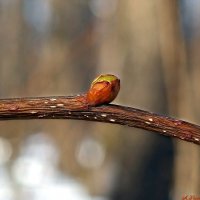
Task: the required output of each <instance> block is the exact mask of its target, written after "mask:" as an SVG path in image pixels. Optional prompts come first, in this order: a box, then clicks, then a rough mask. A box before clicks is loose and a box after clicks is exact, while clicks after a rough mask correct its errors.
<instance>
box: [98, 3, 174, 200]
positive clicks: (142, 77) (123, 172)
mask: <svg viewBox="0 0 200 200" xmlns="http://www.w3.org/2000/svg"><path fill="white" fill-rule="evenodd" d="M156 12H157V8H156V6H155V1H145V0H142V1H132V0H126V1H119V5H118V12H117V13H116V14H117V16H114V17H113V18H112V19H111V22H110V23H109V24H108V27H110V32H109V35H107V37H106V39H105V41H104V43H103V44H104V45H102V49H101V50H100V52H104V54H103V53H102V54H101V62H102V63H105V64H104V65H105V66H109V65H110V66H112V67H113V69H114V66H116V65H119V64H120V65H121V66H122V69H121V70H120V71H119V69H118V71H119V72H121V74H122V80H121V84H122V87H121V92H120V99H121V101H122V102H123V104H126V105H130V106H134V107H139V108H144V109H147V110H151V111H154V112H158V113H166V110H165V109H166V98H165V95H166V93H165V92H166V91H165V87H164V77H163V73H162V68H161V59H160V46H159V45H160V44H159V41H158V39H157V38H158V36H159V35H158V31H157V29H158V24H157V17H158V16H157V15H156V14H155V13H156ZM112 33H115V34H116V35H115V37H114V36H113V35H114V34H113V35H112ZM111 57H112V58H116V60H115V59H113V60H114V61H112V62H110V60H109V58H111ZM106 61H107V63H108V64H107V63H106ZM119 132H120V133H119V134H120V136H119V137H120V142H118V144H117V147H116V152H115V154H116V155H115V157H117V160H118V169H119V170H118V172H117V179H116V180H115V183H114V185H115V188H114V189H113V192H112V195H111V197H112V199H113V200H117V199H123V200H126V199H127V200H130V199H154V200H155V199H163V200H164V199H166V200H167V199H169V190H170V183H171V177H172V164H173V148H172V142H171V140H170V139H169V138H164V137H159V136H156V135H153V134H150V133H148V134H147V133H144V131H140V130H136V129H129V128H124V127H123V129H120V130H119ZM123 132H124V133H123ZM158 191H159V192H158Z"/></svg>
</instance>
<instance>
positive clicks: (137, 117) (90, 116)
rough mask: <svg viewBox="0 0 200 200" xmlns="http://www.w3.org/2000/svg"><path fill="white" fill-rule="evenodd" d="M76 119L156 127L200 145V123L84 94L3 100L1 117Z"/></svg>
mask: <svg viewBox="0 0 200 200" xmlns="http://www.w3.org/2000/svg"><path fill="white" fill-rule="evenodd" d="M17 119H76V120H87V121H98V122H105V123H114V124H121V125H127V126H131V127H137V128H141V129H145V130H150V131H155V132H157V133H160V134H161V135H165V136H171V137H177V138H179V139H182V140H185V141H188V142H193V143H196V144H198V145H200V126H198V125H195V124H191V123H189V122H186V121H182V120H177V119H173V118H170V117H164V116H160V115H157V114H154V113H150V112H147V111H143V110H139V109H135V108H130V107H125V106H120V105H114V104H108V105H102V106H98V107H88V106H87V104H86V102H85V96H84V95H81V96H67V97H40V98H17V99H2V100H0V120H17Z"/></svg>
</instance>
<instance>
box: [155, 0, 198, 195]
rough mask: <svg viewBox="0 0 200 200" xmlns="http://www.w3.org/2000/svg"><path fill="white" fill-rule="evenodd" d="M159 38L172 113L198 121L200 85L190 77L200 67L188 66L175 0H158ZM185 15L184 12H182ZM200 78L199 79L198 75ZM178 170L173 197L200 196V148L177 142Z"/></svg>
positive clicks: (175, 174) (176, 161) (175, 170)
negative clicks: (197, 93)
mask: <svg viewBox="0 0 200 200" xmlns="http://www.w3.org/2000/svg"><path fill="white" fill-rule="evenodd" d="M157 5H158V9H157V12H158V16H159V17H158V23H159V29H158V32H159V39H160V49H161V58H162V66H163V70H164V74H165V81H166V86H167V94H168V95H167V97H168V102H169V111H170V115H176V116H178V117H180V118H183V119H188V120H190V121H192V122H196V123H197V124H198V123H199V122H198V121H197V119H196V111H195V110H197V111H198V110H199V109H198V107H195V105H196V104H195V102H196V101H197V99H196V98H197V96H196V95H194V94H196V92H195V93H194V91H198V87H199V85H197V84H196V85H195V84H193V83H194V81H195V80H196V79H195V77H192V76H190V70H191V71H192V72H194V71H197V70H198V69H199V67H197V65H196V66H187V64H188V63H190V62H189V61H188V60H187V59H192V58H191V57H190V58H189V57H188V55H187V54H186V52H188V51H186V48H185V43H184V40H183V35H182V34H181V30H180V26H181V24H180V15H179V13H178V12H179V10H180V8H179V5H178V3H176V1H174V2H165V3H164V2H163V1H157ZM183 14H185V13H183ZM198 80H199V78H198ZM175 148H176V154H175V166H174V167H175V169H174V187H173V199H181V198H182V197H183V196H184V195H198V194H199V192H200V190H199V188H200V187H199V186H200V167H199V166H200V151H199V148H198V146H196V145H194V144H189V143H186V142H182V141H176V143H175Z"/></svg>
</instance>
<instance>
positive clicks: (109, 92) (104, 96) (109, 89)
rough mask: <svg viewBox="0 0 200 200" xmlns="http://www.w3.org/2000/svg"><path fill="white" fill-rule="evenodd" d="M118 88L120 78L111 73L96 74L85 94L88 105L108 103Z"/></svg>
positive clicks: (113, 97) (115, 94)
mask: <svg viewBox="0 0 200 200" xmlns="http://www.w3.org/2000/svg"><path fill="white" fill-rule="evenodd" d="M119 90H120V80H119V79H118V78H117V77H116V76H114V75H111V74H105V75H100V76H98V77H97V78H96V79H95V80H94V81H93V82H92V84H91V86H90V89H89V91H88V93H87V95H86V98H87V103H88V105H90V106H97V105H101V104H106V103H110V102H111V101H113V100H114V99H115V97H116V96H117V94H118V92H119Z"/></svg>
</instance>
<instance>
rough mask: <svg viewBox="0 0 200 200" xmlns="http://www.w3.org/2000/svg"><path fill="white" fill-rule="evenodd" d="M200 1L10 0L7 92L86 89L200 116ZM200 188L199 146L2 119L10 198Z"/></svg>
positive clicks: (107, 199) (92, 199)
mask: <svg viewBox="0 0 200 200" xmlns="http://www.w3.org/2000/svg"><path fill="white" fill-rule="evenodd" d="M199 55H200V1H199V0H190V1H188V0H179V1H178V0H173V1H164V0H152V1H146V0H140V1H139V0H123V1H120V0H0V98H11V97H25V96H50V95H71V94H77V93H83V92H85V91H86V90H87V89H88V87H89V85H90V83H91V81H92V80H93V79H94V78H95V77H96V76H97V75H99V74H101V73H112V74H115V75H117V76H118V77H120V79H121V91H120V94H119V96H118V97H117V99H116V100H115V103H118V104H123V105H127V106H132V107H136V108H140V109H145V110H149V111H152V112H156V113H159V114H164V115H170V116H173V117H178V118H180V119H184V120H188V121H190V122H193V123H197V124H200V108H199V102H200V90H199V78H200V56H199ZM186 195H188V196H190V195H194V196H195V197H200V148H199V147H198V146H197V145H194V144H190V143H186V142H184V141H179V140H176V139H171V138H167V137H163V136H160V135H158V134H154V133H151V132H145V131H142V130H138V129H135V128H130V127H123V126H118V125H111V124H103V123H95V122H86V121H72V120H30V121H25V120H24V121H23V120H21V121H1V122H0V200H26V199H29V200H44V199H48V200H54V199H59V200H69V199H73V200H79V199H81V200H133V199H136V200H137V199H140V200H146V199H149V200H160V199H162V200H179V199H182V198H184V197H185V196H186Z"/></svg>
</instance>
